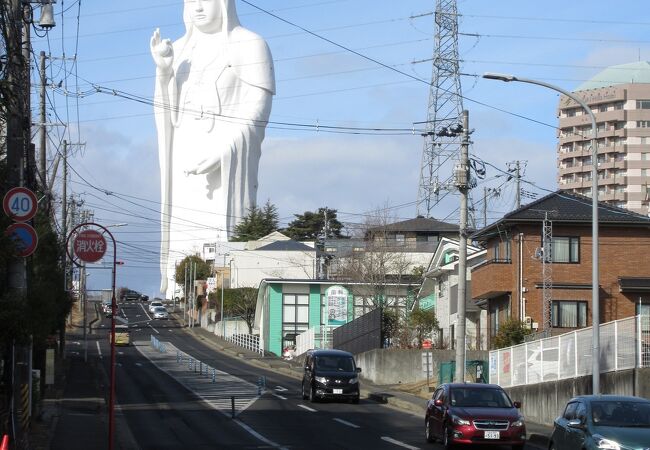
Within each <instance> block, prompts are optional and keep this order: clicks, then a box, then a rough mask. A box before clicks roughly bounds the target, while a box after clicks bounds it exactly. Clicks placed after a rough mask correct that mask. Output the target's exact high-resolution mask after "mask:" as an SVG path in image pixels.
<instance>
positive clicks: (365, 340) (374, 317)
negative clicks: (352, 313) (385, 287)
mask: <svg viewBox="0 0 650 450" xmlns="http://www.w3.org/2000/svg"><path fill="white" fill-rule="evenodd" d="M381 319H382V308H376V309H373V310H372V311H370V312H369V313H366V314H364V315H363V316H361V317H359V318H357V319H355V320H353V321H352V322H348V323H346V324H345V325H341V326H340V327H338V328H335V329H334V331H333V333H332V346H333V347H334V348H336V349H339V350H345V351H347V352H350V353H354V354H358V353H363V352H366V351H368V350H372V349H375V348H382V344H383V343H382V338H383V336H382V329H381Z"/></svg>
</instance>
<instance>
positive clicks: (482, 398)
mask: <svg viewBox="0 0 650 450" xmlns="http://www.w3.org/2000/svg"><path fill="white" fill-rule="evenodd" d="M450 398H451V405H452V406H463V407H469V408H471V407H475V408H512V402H511V401H510V399H509V398H508V396H507V395H506V393H505V392H503V391H502V390H501V389H491V388H479V389H477V388H470V387H455V388H452V389H451V397H450Z"/></svg>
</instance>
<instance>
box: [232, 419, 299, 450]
mask: <svg viewBox="0 0 650 450" xmlns="http://www.w3.org/2000/svg"><path fill="white" fill-rule="evenodd" d="M235 423H236V424H237V425H239V426H240V427H242V428H243V429H244V430H246V431H248V432H249V433H250V434H252V435H253V436H255V437H256V438H257V439H259V440H260V441H262V442H264V443H265V444H267V445H270V446H271V447H273V448H279V449H281V450H288V449H287V448H286V447H281V446H280V444H276V443H275V442H273V441H272V440H270V439H267V438H265V437H264V436H262V435H261V434H259V433H258V432H257V431H255V430H253V429H252V428H251V427H249V426H248V425H246V424H245V423H244V422H242V421H241V420H239V419H235Z"/></svg>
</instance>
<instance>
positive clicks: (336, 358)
mask: <svg viewBox="0 0 650 450" xmlns="http://www.w3.org/2000/svg"><path fill="white" fill-rule="evenodd" d="M316 368H317V369H321V370H329V371H332V372H354V359H352V357H351V356H344V355H322V356H317V357H316Z"/></svg>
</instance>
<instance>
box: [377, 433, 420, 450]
mask: <svg viewBox="0 0 650 450" xmlns="http://www.w3.org/2000/svg"><path fill="white" fill-rule="evenodd" d="M381 440H382V441H386V442H390V443H391V444H395V445H399V446H400V447H404V448H408V449H410V450H420V447H413V446H412V445H408V444H405V443H404V442H400V441H398V440H396V439H393V438H390V437H388V436H382V437H381Z"/></svg>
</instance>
